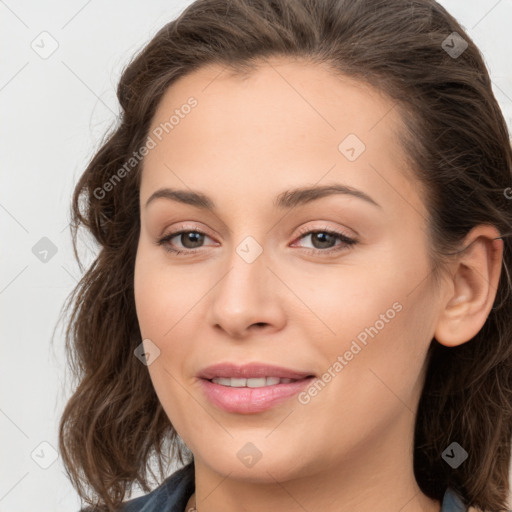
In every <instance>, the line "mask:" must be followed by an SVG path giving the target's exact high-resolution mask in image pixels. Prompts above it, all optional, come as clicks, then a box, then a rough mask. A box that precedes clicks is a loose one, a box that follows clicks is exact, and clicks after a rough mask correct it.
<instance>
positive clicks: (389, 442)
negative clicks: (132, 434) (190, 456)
mask: <svg viewBox="0 0 512 512" xmlns="http://www.w3.org/2000/svg"><path fill="white" fill-rule="evenodd" d="M407 415H410V411H407V412H406V413H405V414H404V417H403V418H401V419H399V420H398V422H399V423H400V422H401V423H402V425H400V424H399V425H397V424H396V423H394V424H393V425H390V426H389V429H388V430H387V431H385V432H382V431H381V432H379V434H378V435H374V436H373V438H371V437H369V436H367V437H366V438H365V440H364V443H362V446H360V447H357V448H355V449H352V450H350V453H347V454H346V456H345V457H344V458H343V460H338V459H336V460H334V459H330V460H322V461H318V462H317V463H312V464H308V465H307V466H304V467H301V466H296V467H295V468H294V470H293V471H286V470H285V471H281V468H274V467H273V466H272V464H269V465H267V467H264V466H263V464H262V463H263V461H264V459H262V460H261V461H260V462H259V463H258V465H261V466H260V468H258V469H259V473H257V472H253V473H251V474H250V475H249V477H250V480H249V479H248V478H247V477H245V478H244V475H240V476H239V475H236V476H235V473H234V472H233V471H231V470H230V469H229V468H228V469H227V471H225V472H224V471H223V474H221V473H220V472H218V471H215V470H214V469H213V468H212V467H211V466H208V465H207V464H206V463H205V462H204V461H203V460H201V459H200V458H197V457H196V458H195V482H196V493H195V495H193V496H192V497H191V499H190V500H189V503H188V504H187V508H186V510H187V511H188V510H189V508H190V507H192V506H193V505H194V504H196V503H197V512H221V511H222V512H235V511H237V512H238V511H239V510H241V509H243V510H245V511H247V512H259V511H261V510H286V511H287V512H304V510H310V511H314V510H315V511H316V510H322V512H354V511H357V512H374V511H375V510H379V512H396V511H397V510H400V512H439V511H440V510H441V504H440V503H439V502H438V501H436V500H433V499H431V498H429V497H428V496H426V495H424V494H423V493H422V492H421V490H420V488H419V487H418V485H417V482H416V480H415V478H414V471H413V452H412V447H413V439H412V434H411V435H410V436H409V439H407V442H405V440H404V437H403V436H400V435H399V434H397V432H404V431H409V432H410V431H411V430H412V429H411V428H410V426H411V425H410V423H411V418H410V417H407ZM404 428H405V430H403V429H404ZM404 446H408V447H410V448H409V449H407V450H404V449H403V447H404ZM256 468H257V466H254V467H253V468H252V469H251V471H254V470H255V469H256ZM237 470H238V468H237V467H235V471H237ZM226 475H227V476H226ZM276 475H278V476H277V478H276ZM282 475H285V476H282ZM256 480H257V481H256Z"/></svg>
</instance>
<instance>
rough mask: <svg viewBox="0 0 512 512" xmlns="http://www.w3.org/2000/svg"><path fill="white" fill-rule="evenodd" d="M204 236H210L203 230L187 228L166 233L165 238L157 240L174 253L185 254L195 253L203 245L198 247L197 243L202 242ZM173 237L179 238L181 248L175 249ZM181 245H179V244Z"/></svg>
mask: <svg viewBox="0 0 512 512" xmlns="http://www.w3.org/2000/svg"><path fill="white" fill-rule="evenodd" d="M204 237H207V238H210V237H209V236H208V235H207V234H206V233H203V232H202V231H198V230H196V229H194V230H190V229H189V230H185V229H182V230H181V231H174V232H172V233H169V234H167V235H165V236H164V237H163V238H160V239H159V240H157V242H156V243H157V244H158V245H161V246H163V248H164V249H165V250H166V251H168V252H171V253H174V254H183V253H195V252H196V249H199V248H200V247H201V246H199V247H196V244H200V243H202V242H203V241H204ZM173 238H177V239H178V241H179V242H180V243H181V244H182V248H183V249H184V250H181V249H180V248H178V249H175V248H174V247H173V244H172V243H171V240H172V239H173ZM178 247H179V246H178Z"/></svg>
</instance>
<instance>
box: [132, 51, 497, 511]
mask: <svg viewBox="0 0 512 512" xmlns="http://www.w3.org/2000/svg"><path fill="white" fill-rule="evenodd" d="M190 96H194V97H195V98H196V99H197V101H198V105H197V107H195V108H194V109H193V110H192V111H191V112H190V114H188V115H187V116H184V118H183V119H181V120H180V122H179V125H177V126H175V127H174V129H173V130H172V131H170V132H169V134H168V135H167V136H165V137H163V138H162V141H161V142H159V143H158V145H157V146H156V147H155V148H154V149H152V150H151V151H150V152H149V154H148V155H147V156H146V158H145V161H144V169H143V172H142V179H141V188H140V205H141V232H140V239H139V245H138V252H137V258H136V265H135V283H134V284H135V301H136V308H137V316H138V320H139V325H140V329H141V334H142V338H143V339H149V340H151V342H152V343H153V344H154V346H157V347H158V349H159V350H160V354H159V356H158V357H157V358H156V359H155V360H154V362H153V363H152V364H150V365H149V366H148V370H149V373H150V376H151V379H152V382H153V385H154V388H155V391H156V393H157V395H158V398H159V400H160V401H161V403H162V406H163V408H164V410H165V412H166V414H167V416H168V417H169V420H170V421H171V422H172V424H173V426H174V428H175V429H176V430H177V432H178V433H179V434H180V436H181V437H182V438H183V440H184V441H185V443H186V444H187V446H188V447H189V448H190V449H191V451H192V452H193V454H194V458H195V468H196V469H195V471H196V473H195V479H196V496H191V498H190V500H189V503H188V505H187V509H188V507H189V506H191V505H193V504H194V499H197V509H198V511H199V512H220V511H223V512H230V511H235V510H236V511H239V510H244V511H250V512H256V511H261V510H285V511H287V512H295V511H297V512H298V511H301V512H303V511H304V510H308V511H320V510H322V511H323V512H330V511H336V512H340V511H341V512H348V511H351V512H354V511H357V512H370V511H371V512H374V511H375V510H379V511H381V512H386V511H389V512H396V511H398V510H400V511H401V512H416V511H418V512H419V511H436V512H437V511H439V510H440V508H441V504H440V503H439V502H438V501H435V500H432V499H430V498H429V497H427V496H426V495H424V494H423V493H422V492H421V490H420V489H419V487H418V485H417V482H416V480H415V478H414V474H413V465H412V464H413V459H412V455H413V452H412V446H413V430H414V420H415V413H416V410H417V405H418V400H419V397H420V394H421V390H422V386H423V379H424V372H425V368H426V364H425V356H426V353H427V349H428V347H429V345H430V343H431V341H432V339H433V337H434V336H435V337H436V339H437V340H438V341H439V342H440V343H442V344H445V345H447V346H456V345H458V344H461V343H464V342H466V341H468V340H470V339H471V338H472V337H473V336H474V335H475V334H476V333H477V332H478V331H479V330H480V329H481V327H482V326H483V324H484V323H485V320H486V318H487V316H488V314H489V312H490V310H491V307H492V304H493V300H494V297H495V290H496V288H497V283H498V279H499V273H500V267H501V258H502V247H503V246H502V241H501V240H498V241H493V240H492V239H493V238H495V237H497V236H499V232H498V231H497V230H496V229H495V228H494V227H492V226H478V227H477V228H475V229H474V230H473V231H472V232H471V233H470V234H469V235H468V238H467V240H466V243H468V244H469V243H470V242H474V243H472V245H471V247H470V248H469V249H468V251H466V252H465V253H462V254H460V255H459V256H458V259H457V260H454V262H453V264H452V266H451V267H450V269H449V272H448V274H447V275H446V276H445V277H444V278H443V282H442V284H441V285H440V286H437V287H435V286H434V285H433V281H432V275H431V272H430V267H429V260H428V258H427V254H428V253H427V250H428V248H429V244H430V242H429V240H428V236H427V231H426V226H427V223H426V222H427V221H426V216H427V213H426V212H427V209H426V206H425V205H424V203H423V199H422V194H421V192H420V190H421V187H419V185H418V183H416V182H415V180H414V179H413V178H412V176H411V175H410V173H409V172H408V169H407V163H406V159H405V155H404V153H403V150H402V148H401V147H400V145H399V143H398V140H397V133H398V130H400V129H401V127H402V124H401V119H400V117H399V114H398V112H397V111H396V109H393V108H392V107H393V102H391V101H390V100H389V99H388V98H387V97H385V96H383V95H382V94H381V93H379V91H377V90H375V89H372V88H370V87H368V86H365V85H363V84H362V83H358V82H355V81H353V80H349V79H348V78H343V79H342V78H341V77H339V76H335V75H334V74H333V73H332V72H330V71H329V70H328V68H326V67H323V66H320V65H317V64H311V63H307V62H302V61H294V60H291V59H276V58H274V59H272V60H268V61H265V62H262V64H261V66H259V68H258V69H257V70H256V71H255V72H253V73H251V74H249V75H248V76H246V77H245V78H240V77H233V76H231V75H229V74H228V73H227V71H223V68H222V67H219V66H217V65H209V66H206V67H203V68H201V69H199V70H197V71H195V72H193V73H191V74H189V75H187V76H185V77H182V78H181V79H180V80H179V81H177V82H175V83H174V84H173V85H172V86H171V87H170V88H169V89H168V90H167V91H166V94H165V95H164V97H163V99H162V101H161V103H160V105H159V107H158V110H157V112H156V114H155V116H154V119H153V121H152V125H151V128H150V132H151V131H152V130H153V129H154V128H156V127H158V125H159V124H160V123H162V122H165V121H167V120H168V119H169V117H170V115H172V113H173V112H174V110H175V109H176V108H180V106H181V105H183V104H184V103H186V101H187V99H188V98H189V97H190ZM348 134H356V135H357V137H358V138H359V139H360V140H361V141H363V142H364V144H365V146H366V149H365V151H364V152H363V153H361V154H360V156H359V157H358V158H357V159H356V160H354V161H349V160H348V159H347V158H346V157H345V156H344V155H343V154H342V153H341V152H340V151H339V149H338V145H339V144H340V142H341V141H342V140H343V139H344V138H345V137H346V136H347V135H348ZM333 183H338V184H344V185H347V186H350V187H354V188H357V189H359V190H361V191H363V192H365V193H366V194H368V195H369V196H371V198H373V200H374V201H376V202H377V203H378V204H379V205H380V207H377V206H375V205H372V204H370V203H367V202H365V201H363V200H361V199H359V198H357V197H354V196H349V195H331V196H327V197H323V198H320V199H317V200H316V201H313V202H311V203H309V204H305V205H299V206H296V207H295V208H293V209H291V210H279V209H277V208H275V207H274V206H273V201H274V198H275V197H276V196H277V195H278V194H280V193H281V192H282V191H284V190H287V189H289V188H295V187H301V186H311V185H326V184H333ZM162 187H172V188H179V189H184V190H188V189H192V190H198V191H201V192H203V193H204V194H206V195H208V196H209V197H210V198H212V200H213V201H215V203H216V205H217V209H216V210H215V211H214V212H209V211H205V210H201V209H199V208H196V207H193V206H191V205H186V204H182V203H179V202H176V201H171V200H169V199H165V198H160V199H157V200H155V201H153V202H151V203H150V205H148V207H147V208H146V207H145V204H146V201H147V200H148V198H149V197H150V196H151V195H152V194H153V192H155V191H156V190H158V189H160V188H162ZM183 223H186V229H188V230H189V231H194V230H196V229H199V230H200V231H202V232H205V233H206V235H207V236H206V237H204V239H203V241H201V240H199V242H197V241H196V242H195V243H194V242H193V241H192V242H189V243H188V245H186V246H185V245H184V244H186V243H187V240H188V239H186V238H185V237H181V236H176V237H174V238H173V239H172V241H171V242H168V243H169V244H171V245H172V244H173V247H175V248H179V249H182V250H187V248H190V249H191V248H194V247H198V249H197V250H196V253H195V254H194V255H186V256H183V255H174V254H172V253H168V252H166V250H165V249H164V247H163V246H160V245H157V244H156V243H155V242H156V241H157V240H158V239H159V238H161V237H162V236H164V235H166V234H168V233H171V232H172V231H179V230H180V229H181V228H182V224H183ZM306 228H307V229H308V230H310V231H313V230H317V231H322V230H325V229H328V230H332V229H334V230H337V231H342V232H343V233H344V234H345V235H346V236H348V237H351V238H355V239H357V241H358V243H357V244H356V245H354V246H350V247H345V248H342V249H341V250H340V251H337V252H335V251H333V250H332V249H331V250H330V255H328V253H329V248H330V247H335V248H337V247H343V242H342V241H340V240H339V239H337V238H333V239H331V242H328V243H324V244H323V245H322V244H321V243H319V241H318V240H317V241H316V242H315V239H314V238H315V235H311V234H307V235H302V234H301V232H299V229H306ZM247 236H251V237H253V238H254V239H255V240H256V241H257V242H258V244H259V245H260V246H261V248H262V251H263V252H262V253H261V254H260V255H259V256H258V257H257V258H256V259H255V260H254V261H253V262H252V263H247V261H245V260H244V259H243V258H241V257H240V256H239V254H238V253H237V252H236V250H237V247H238V246H239V245H240V244H241V242H242V241H243V240H244V239H245V238H246V237H247ZM184 238H185V239H184ZM308 249H313V250H314V249H317V252H316V253H311V252H308ZM322 251H323V252H322ZM394 303H399V304H400V305H401V306H402V309H401V311H400V312H397V313H396V315H394V318H393V319H391V320H388V322H386V323H385V326H384V327H383V328H382V329H380V330H379V332H378V334H377V335H376V336H375V337H374V338H369V339H368V342H367V345H366V346H363V348H362V349H361V350H360V351H359V352H358V353H357V355H354V356H353V358H352V359H351V360H350V361H348V362H347V364H346V366H344V367H343V369H342V370H341V371H339V372H338V373H337V374H336V376H335V377H334V378H332V380H331V381H330V382H329V383H328V384H327V385H326V386H325V387H324V388H323V389H322V390H321V392H319V393H318V395H317V396H315V397H314V398H312V399H311V401H310V402H309V403H307V404H305V405H304V404H301V403H300V402H299V401H298V400H297V397H293V398H291V399H289V400H287V401H286V402H284V403H282V404H280V405H278V406H276V407H274V408H272V409H269V410H267V411H265V412H261V413H257V414H234V413H228V412H226V411H223V410H221V409H219V408H217V407H216V406H214V405H213V404H212V403H210V402H209V401H208V400H207V399H206V397H205V396H204V394H203V393H202V390H201V387H200V385H199V381H198V379H197V377H196V375H197V373H198V372H199V370H201V369H203V368H205V367H206V366H209V365H211V364H214V363H219V362H225V361H234V362H237V363H239V364H242V363H247V362H252V361H258V362H268V363H273V364H277V365H282V366H286V367H290V368H293V369H295V370H301V371H308V372H310V373H314V374H315V375H317V376H321V375H322V374H323V373H324V372H325V371H326V370H327V369H328V368H329V367H332V365H333V363H334V362H335V361H336V360H337V357H338V355H343V354H345V352H346V351H347V350H349V349H350V346H351V343H352V341H353V340H355V339H356V337H357V335H358V334H360V333H361V332H362V331H364V330H365V328H368V327H370V326H374V325H375V323H376V321H377V320H379V318H382V317H381V316H380V315H382V314H386V311H387V310H389V309H390V308H392V305H393V304H394ZM145 343H147V342H145ZM248 442H251V443H253V444H254V445H255V446H256V447H257V449H258V450H259V451H260V452H261V455H262V456H261V459H260V460H259V461H258V462H257V463H256V464H255V465H254V466H252V467H250V468H249V467H246V466H245V465H244V464H242V462H241V461H240V459H239V458H238V457H237V453H238V451H239V450H240V449H241V448H242V447H243V446H244V445H245V444H246V443H248Z"/></svg>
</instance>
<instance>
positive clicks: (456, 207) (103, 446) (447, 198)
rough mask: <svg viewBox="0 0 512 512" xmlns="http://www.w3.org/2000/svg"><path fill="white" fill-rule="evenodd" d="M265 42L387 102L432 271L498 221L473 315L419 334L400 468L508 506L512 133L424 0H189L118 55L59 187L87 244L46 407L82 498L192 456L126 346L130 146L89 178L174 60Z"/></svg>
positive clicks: (188, 64)
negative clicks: (427, 340) (88, 258)
mask: <svg viewBox="0 0 512 512" xmlns="http://www.w3.org/2000/svg"><path fill="white" fill-rule="evenodd" d="M453 32H457V33H458V34H459V35H460V36H461V37H462V38H463V39H464V40H465V42H466V43H467V45H468V46H467V48H466V49H465V51H463V53H462V54H461V55H460V56H458V57H454V56H452V55H450V54H449V53H448V52H447V51H445V49H444V47H443V41H445V39H446V38H447V37H448V36H449V35H450V34H452V33H453ZM274 56H276V57H285V58H290V59H296V58H297V59H298V58H300V59H302V60H304V61H305V62H306V63H307V62H310V63H319V64H324V65H326V66H328V67H329V69H332V70H334V71H335V72H336V73H339V76H340V77H341V76H344V77H349V78H353V79H355V80H357V81H359V83H364V84H365V85H369V86H371V87H373V88H374V89H376V90H379V91H381V92H382V93H384V94H385V95H387V97H388V98H389V99H390V100H391V101H392V102H393V104H394V105H395V106H396V108H397V109H398V111H399V113H400V118H401V119H402V120H403V129H402V130H401V132H400V143H401V144H402V146H403V148H404V154H406V156H407V158H408V160H409V163H410V169H411V176H413V177H414V178H415V179H416V182H417V183H418V184H419V185H420V186H421V188H423V189H424V194H423V195H424V201H425V205H426V206H427V209H428V213H429V217H428V229H429V237H430V240H429V241H430V246H431V249H430V250H431V254H430V257H431V259H430V261H431V262H432V274H431V276H432V278H434V279H437V278H439V277H440V276H441V275H442V273H443V271H444V269H445V268H446V264H447V262H449V261H450V258H452V257H453V256H455V257H456V256H457V255H458V254H460V251H461V244H463V242H464V239H465V236H466V235H467V234H468V233H469V231H470V230H471V229H472V228H473V227H475V226H477V225H481V224H487V225H492V226H495V227H496V228H497V230H498V231H499V233H500V238H501V239H502V241H503V244H504V252H503V262H502V267H503V268H502V272H501V274H500V280H499V286H498V289H497V292H496V298H495V301H494V304H493V308H492V310H491V312H490V314H489V316H488V318H487V320H486V322H485V324H484V326H483V327H482V329H481V330H480V331H479V332H478V333H477V334H476V335H475V336H474V338H473V339H471V340H470V341H468V342H466V343H463V344H461V345H459V346H455V347H451V348H450V347H446V346H443V345H441V344H440V343H439V342H438V341H437V340H435V338H434V339H433V340H432V342H431V345H430V347H429V351H428V356H427V363H428V365H427V369H426V377H425V383H424V387H423V390H422V395H421V397H420V401H419V405H418V412H417V417H416V423H415V433H414V438H415V439H414V474H415V478H416V480H417V482H418V485H419V487H420V488H421V490H422V492H423V493H425V494H426V495H428V496H429V497H431V498H433V499H437V500H442V497H443V495H444V492H445V490H446V489H447V487H452V488H453V489H455V490H456V491H457V492H458V493H459V495H460V496H461V497H462V499H463V501H464V502H465V504H466V505H471V506H475V507H478V508H480V509H482V510H488V511H493V512H498V511H501V510H506V500H507V497H508V493H509V460H510V455H511V438H512V404H511V403H512V371H511V370H512V343H511V341H512V295H511V293H510V291H511V286H512V285H511V279H510V273H509V265H510V263H511V261H512V246H511V239H510V238H508V235H509V234H510V227H511V225H512V212H511V201H510V200H509V199H508V198H507V196H508V194H507V193H506V190H510V189H507V187H510V186H511V184H512V179H511V178H512V171H511V169H512V148H511V146H510V140H509V134H508V130H507V126H506V123H505V120H504V118H503V115H502V113H501V111H500V108H499V106H498V103H497V101H496V98H495V96H494V95H493V92H492V87H491V80H490V78H489V74H488V71H487V69H486V66H485V64H484V61H483V57H482V55H481V53H480V51H479V49H478V48H477V47H476V45H475V43H474V42H473V41H472V40H471V38H470V37H469V36H468V34H466V32H465V31H464V30H463V29H462V27H461V26H460V25H459V23H458V22H457V21H456V20H455V19H454V18H453V17H452V16H451V15H450V14H449V13H448V12H447V11H446V10H445V9H444V8H443V7H442V6H440V5H439V4H438V3H436V2H435V1H434V0H393V1H389V0H289V1H288V0H259V1H258V2H253V1H251V0H197V1H195V2H194V3H192V4H190V5H189V6H188V7H187V8H186V9H184V10H183V11H182V13H181V14H180V15H179V16H178V17H177V18H176V19H175V20H173V21H171V22H170V23H168V24H166V25H165V26H164V27H163V28H162V29H161V30H159V31H158V33H157V34H156V35H155V36H154V38H153V39H152V40H151V41H150V42H149V43H148V44H147V45H146V46H145V47H144V48H143V49H142V50H141V51H140V52H139V53H138V55H136V56H135V57H134V58H133V59H132V61H131V63H130V64H129V65H128V66H127V67H126V68H125V69H124V71H123V74H122V76H121V79H120V82H119V85H118V89H117V96H118V99H119V103H120V105H121V116H120V119H119V122H118V124H117V125H116V126H115V127H114V128H112V129H111V130H110V133H109V134H108V135H107V136H106V137H105V139H104V140H103V141H102V143H101V147H100V149H99V150H98V151H97V153H96V154H95V155H94V156H93V157H92V159H91V161H90V163H89V164H88V166H87V168H86V169H85V171H84V172H83V174H82V175H81V177H80V179H79V181H78V183H77V185H76V188H75V190H74V194H73V198H72V205H71V215H72V219H71V234H72V239H73V249H74V254H75V257H76V259H77V260H78V263H79V265H80V268H82V269H83V266H82V263H81V262H80V258H79V256H78V252H77V234H78V231H79V228H80V227H82V228H85V229H86V230H87V231H88V232H89V233H90V234H92V235H93V237H94V239H95V241H96V242H97V243H98V244H99V251H98V254H97V256H96V257H95V259H94V261H93V262H92V264H91V265H90V267H89V268H88V269H87V270H86V271H85V272H84V274H83V276H82V278H81V280H80V281H79V283H78V284H77V286H76V288H75V289H74V290H73V291H72V292H71V293H70V295H69V296H68V299H67V301H66V303H65V305H64V309H65V311H68V310H69V309H70V308H71V315H70V317H69V319H68V322H67V328H66V332H65V348H66V354H67V357H68V360H69V366H70V367H71V369H72V371H73V375H74V377H75V379H76V382H77V387H76V389H75V390H74V392H73V394H72V396H71V397H70V398H69V401H68V402H67V404H66V406H65V408H64V411H63V414H62V417H61V420H60V425H59V448H60V451H61V454H62V458H63V462H64V465H65V468H66V472H67V474H68V476H69V478H70V479H71V481H72V484H73V485H74V487H75V488H76V489H77V491H78V493H79V495H80V497H81V498H82V499H83V500H85V501H86V502H87V503H88V504H91V505H94V506H96V507H97V509H99V510H108V511H114V510H116V508H117V507H119V505H120V504H121V503H122V501H123V500H124V497H125V495H126V494H127V492H128V491H130V493H131V490H132V485H133V484H134V483H135V482H137V483H138V484H139V485H140V486H141V488H142V489H143V490H144V491H145V492H147V491H150V490H151V488H150V487H149V485H148V469H149V470H150V469H151V468H150V466H151V464H150V463H151V461H152V460H153V458H156V460H157V461H158V465H159V470H160V477H159V478H160V479H161V478H162V477H163V475H164V469H163V466H162V463H163V462H164V461H166V460H167V461H168V460H169V458H168V455H167V453H168V452H167V449H166V448H170V452H171V455H170V456H169V457H170V458H171V459H173V460H178V461H179V462H180V463H181V464H183V463H184V461H186V460H188V459H187V457H189V456H190V455H187V453H186V447H185V448H183V446H181V445H180V438H179V436H178V434H177V433H176V431H175V430H174V428H173V426H172V424H171V423H170V421H169V419H168V417H167V416H166V414H165V412H164V410H163V408H162V406H161V404H160V402H159V400H158V398H157V396H156V393H155V390H154V388H153V385H152V382H151V380H150V376H149V373H148V371H147V368H146V367H145V365H143V364H141V363H140V361H139V360H138V359H137V358H136V357H134V354H133V352H134V349H135V348H136V347H137V346H138V345H139V344H140V343H141V341H142V338H141V333H140V329H139V325H138V320H137V315H136V310H135V301H134V288H133V280H134V264H135V257H136V252H137V243H138V238H139V231H140V219H139V214H140V210H139V189H140V176H141V170H142V164H143V160H142V161H139V162H137V163H136V165H133V170H131V171H130V172H126V175H125V176H124V177H123V179H121V180H118V182H117V183H115V186H112V187H111V190H110V191H109V192H108V193H102V194H98V193H97V191H98V190H99V189H101V188H102V187H103V186H104V184H105V183H107V182H109V180H111V179H112V177H113V176H114V174H115V173H116V172H118V170H119V169H120V168H122V167H123V165H126V162H127V161H129V160H130V158H131V157H132V155H133V154H134V152H135V151H137V150H138V149H139V148H141V146H143V145H144V142H145V140H146V139H147V137H148V130H149V127H150V123H151V121H152V118H153V116H154V114H155V111H156V109H157V106H158V105H159V102H160V100H161V98H162V96H163V94H164V93H165V92H166V90H167V89H168V87H169V86H171V85H172V84H173V83H174V82H175V81H176V80H177V79H178V78H180V77H182V76H184V75H186V74H188V73H191V72H192V71H194V70H197V69H199V68H200V67H201V66H203V65H206V64H218V65H220V66H224V67H226V68H228V69H230V70H231V71H232V72H233V73H234V74H235V75H236V73H239V74H242V73H247V72H249V71H252V70H255V69H257V66H258V65H259V64H261V63H263V62H265V60H266V59H267V58H268V57H274ZM124 168H125V169H126V167H124ZM104 190H105V189H104ZM462 250H463V249H462ZM503 270H504V271H503ZM453 442H458V443H459V444H460V445H461V446H462V447H463V448H464V450H465V451H466V452H467V453H468V458H467V459H466V460H465V461H464V462H463V463H462V464H461V465H460V466H459V467H457V468H452V467H451V466H450V465H448V464H447V463H446V462H445V461H444V460H443V458H442V454H443V452H444V450H445V449H446V448H447V447H448V446H449V445H450V444H451V443H453ZM167 443H169V444H168V445H167ZM192 460H193V459H192ZM152 474H153V473H152Z"/></svg>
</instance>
